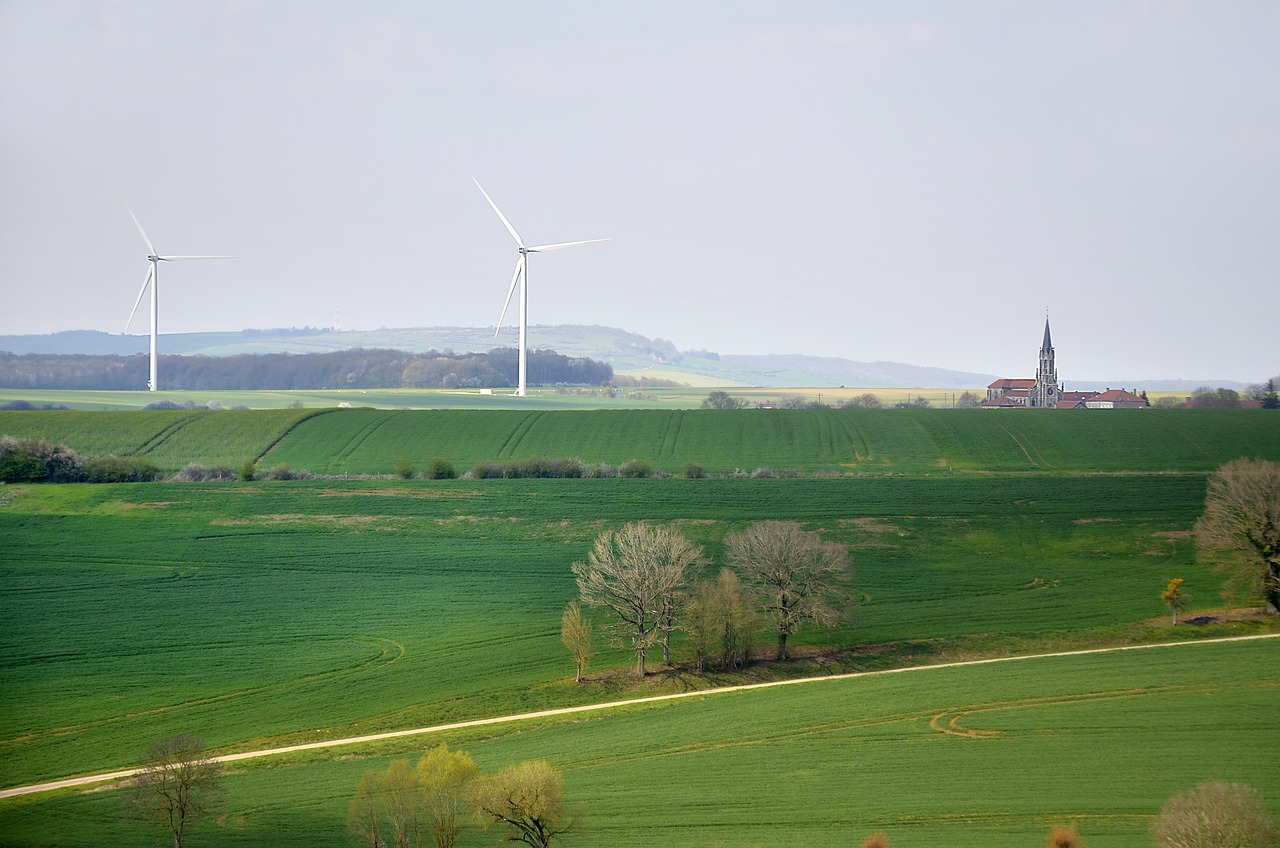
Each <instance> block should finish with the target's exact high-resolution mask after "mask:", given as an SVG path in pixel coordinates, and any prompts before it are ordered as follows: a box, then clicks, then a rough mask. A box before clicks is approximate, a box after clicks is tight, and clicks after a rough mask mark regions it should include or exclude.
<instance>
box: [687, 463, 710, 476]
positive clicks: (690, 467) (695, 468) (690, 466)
mask: <svg viewBox="0 0 1280 848" xmlns="http://www.w3.org/2000/svg"><path fill="white" fill-rule="evenodd" d="M684 476H685V477H688V478H689V479H690V480H701V479H702V478H703V477H705V476H706V473H705V472H704V471H703V470H702V466H701V465H699V464H698V463H696V462H686V463H685V464H684Z"/></svg>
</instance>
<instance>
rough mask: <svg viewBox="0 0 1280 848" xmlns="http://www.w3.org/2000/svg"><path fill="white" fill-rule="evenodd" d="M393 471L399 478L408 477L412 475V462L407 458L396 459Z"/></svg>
mask: <svg viewBox="0 0 1280 848" xmlns="http://www.w3.org/2000/svg"><path fill="white" fill-rule="evenodd" d="M395 473H396V476H397V477H399V478H400V479H401V480H408V479H410V478H411V477H413V463H412V462H410V461H409V460H407V459H397V460H396V466H395Z"/></svg>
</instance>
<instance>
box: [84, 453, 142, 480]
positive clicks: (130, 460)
mask: <svg viewBox="0 0 1280 848" xmlns="http://www.w3.org/2000/svg"><path fill="white" fill-rule="evenodd" d="M82 467H83V473H84V480H85V482H86V483H145V482H149V481H151V480H155V479H156V478H158V477H159V476H160V466H158V465H156V464H155V463H154V462H152V461H151V460H149V459H147V458H146V457H142V456H110V455H108V456H93V457H90V458H88V459H86V460H85V461H84V463H83V466H82Z"/></svg>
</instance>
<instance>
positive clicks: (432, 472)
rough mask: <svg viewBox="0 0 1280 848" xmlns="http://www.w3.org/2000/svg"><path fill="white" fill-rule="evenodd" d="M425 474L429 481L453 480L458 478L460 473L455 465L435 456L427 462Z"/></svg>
mask: <svg viewBox="0 0 1280 848" xmlns="http://www.w3.org/2000/svg"><path fill="white" fill-rule="evenodd" d="M423 474H424V475H425V476H426V478H427V479H428V480H452V479H454V478H455V477H457V476H458V472H457V471H455V470H454V468H453V463H452V462H450V461H449V460H447V459H441V458H440V457H438V456H433V457H431V459H429V460H427V467H426V469H425V470H424V472H423Z"/></svg>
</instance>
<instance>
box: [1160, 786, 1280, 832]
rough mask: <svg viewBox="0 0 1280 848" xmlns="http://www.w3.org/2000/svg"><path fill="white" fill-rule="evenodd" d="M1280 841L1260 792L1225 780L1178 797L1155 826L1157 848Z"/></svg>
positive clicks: (1166, 808) (1168, 805)
mask: <svg viewBox="0 0 1280 848" xmlns="http://www.w3.org/2000/svg"><path fill="white" fill-rule="evenodd" d="M1278 839H1280V828H1277V827H1276V822H1275V821H1274V820H1273V819H1272V818H1271V817H1270V816H1269V815H1268V814H1267V808H1266V806H1265V805H1264V804H1263V803H1262V797H1261V796H1260V795H1258V792H1257V790H1255V789H1253V788H1252V787H1250V786H1247V785H1245V784H1243V783H1226V782H1224V781H1215V782H1212V783H1202V784H1200V785H1199V786H1197V787H1196V788H1195V789H1192V790H1191V791H1190V792H1185V793H1183V794H1181V795H1177V796H1175V797H1174V798H1173V799H1172V800H1171V801H1169V803H1168V804H1166V805H1165V807H1164V809H1163V810H1161V811H1160V815H1159V816H1158V817H1157V818H1156V820H1155V823H1154V824H1152V826H1151V843H1152V845H1153V846H1154V848H1271V846H1274V845H1275V844H1276V842H1277V840H1278Z"/></svg>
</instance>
